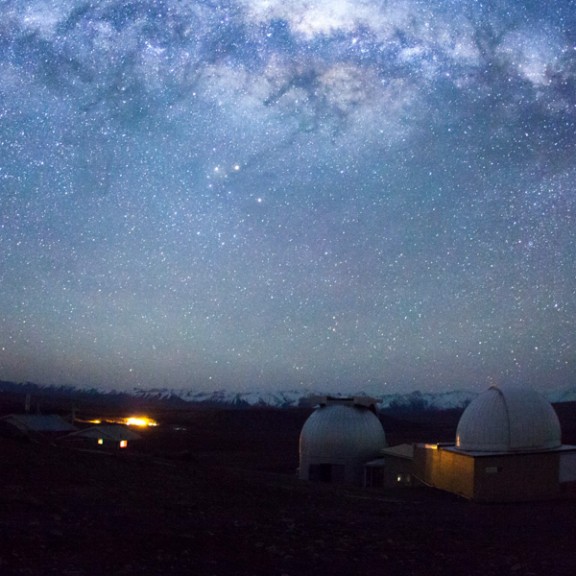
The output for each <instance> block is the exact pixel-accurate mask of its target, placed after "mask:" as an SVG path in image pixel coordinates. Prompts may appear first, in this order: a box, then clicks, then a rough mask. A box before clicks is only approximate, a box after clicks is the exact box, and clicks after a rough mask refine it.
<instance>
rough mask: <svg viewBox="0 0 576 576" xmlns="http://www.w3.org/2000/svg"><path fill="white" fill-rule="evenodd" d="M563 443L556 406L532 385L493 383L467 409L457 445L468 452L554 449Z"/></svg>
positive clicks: (457, 432)
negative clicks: (505, 385) (499, 385)
mask: <svg viewBox="0 0 576 576" xmlns="http://www.w3.org/2000/svg"><path fill="white" fill-rule="evenodd" d="M561 444H562V442H561V431H560V423H559V421H558V417H557V416H556V412H555V411H554V408H552V405H551V404H550V403H549V402H548V401H547V400H546V399H545V398H544V397H543V396H541V395H540V394H539V393H538V392H536V391H535V390H532V389H529V388H508V387H506V388H500V387H497V386H491V387H490V388H488V389H487V390H485V391H484V392H482V393H481V394H480V395H479V396H478V397H477V398H475V399H474V400H473V401H472V402H471V403H470V404H469V406H468V407H467V408H466V410H464V413H463V414H462V417H461V418H460V422H459V423H458V428H457V430H456V447H457V448H458V449H460V450H464V451H468V452H476V451H477V452H514V451H534V450H550V449H554V448H558V447H559V446H560V445H561Z"/></svg>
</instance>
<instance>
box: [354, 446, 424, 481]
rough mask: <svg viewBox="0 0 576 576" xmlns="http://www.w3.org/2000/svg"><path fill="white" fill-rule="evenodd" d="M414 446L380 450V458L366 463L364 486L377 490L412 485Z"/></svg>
mask: <svg viewBox="0 0 576 576" xmlns="http://www.w3.org/2000/svg"><path fill="white" fill-rule="evenodd" d="M413 467H414V445H413V444H398V445H397V446H390V447H389V448H383V449H382V450H380V458H376V459H375V460H370V461H369V462H366V465H365V467H364V485H365V486H369V487H379V488H399V487H408V486H412V485H413V484H414V478H413Z"/></svg>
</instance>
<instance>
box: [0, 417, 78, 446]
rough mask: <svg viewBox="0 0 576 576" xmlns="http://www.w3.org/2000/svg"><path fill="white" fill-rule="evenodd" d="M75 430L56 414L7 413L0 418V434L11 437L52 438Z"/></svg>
mask: <svg viewBox="0 0 576 576" xmlns="http://www.w3.org/2000/svg"><path fill="white" fill-rule="evenodd" d="M75 430H77V428H76V426H74V425H73V424H71V423H70V422H68V421H66V420H64V418H62V416H59V415H58V414H9V415H7V416H2V418H0V434H1V435H3V436H8V437H12V438H24V439H26V438H34V439H36V440H52V439H54V438H58V437H60V436H63V435H65V434H69V433H70V432H73V431H75Z"/></svg>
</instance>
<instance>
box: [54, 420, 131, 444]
mask: <svg viewBox="0 0 576 576" xmlns="http://www.w3.org/2000/svg"><path fill="white" fill-rule="evenodd" d="M141 439H142V436H140V434H138V433H137V432H134V430H131V429H130V428H128V427H127V426H121V425H118V424H102V425H99V426H90V427H89V428H84V429H82V430H78V431H77V432H72V433H71V434H68V435H67V436H65V437H64V438H62V442H63V443H65V444H67V445H70V446H75V447H83V448H100V449H104V450H118V449H125V448H128V444H129V442H133V441H135V440H141Z"/></svg>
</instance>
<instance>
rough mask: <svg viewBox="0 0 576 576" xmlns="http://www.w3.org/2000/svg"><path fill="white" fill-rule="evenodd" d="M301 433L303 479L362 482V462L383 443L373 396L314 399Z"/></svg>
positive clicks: (376, 454)
mask: <svg viewBox="0 0 576 576" xmlns="http://www.w3.org/2000/svg"><path fill="white" fill-rule="evenodd" d="M316 403H317V404H318V407H317V408H316V410H315V411H314V412H313V413H312V414H311V415H310V417H309V418H308V420H306V422H305V423H304V426H303V427H302V431H301V433H300V469H299V476H300V478H301V479H303V480H312V481H320V482H339V483H345V484H358V485H360V484H362V483H363V479H364V464H365V463H366V462H368V461H369V460H372V459H374V458H376V457H378V455H379V454H380V450H381V449H382V448H384V447H385V446H386V435H385V433H384V428H383V427H382V424H381V423H380V420H379V418H378V416H376V410H375V404H376V401H375V400H374V399H373V398H366V397H358V398H331V397H322V398H318V399H316Z"/></svg>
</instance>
